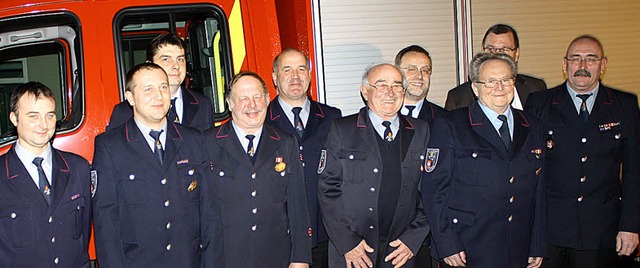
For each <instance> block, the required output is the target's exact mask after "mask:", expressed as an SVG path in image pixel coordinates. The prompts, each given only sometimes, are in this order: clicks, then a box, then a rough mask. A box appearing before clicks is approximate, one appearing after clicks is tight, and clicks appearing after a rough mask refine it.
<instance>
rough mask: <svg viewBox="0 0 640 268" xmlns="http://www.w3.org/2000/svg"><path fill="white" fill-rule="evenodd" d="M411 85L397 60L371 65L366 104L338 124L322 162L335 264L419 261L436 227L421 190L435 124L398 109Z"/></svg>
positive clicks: (321, 197)
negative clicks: (430, 221) (431, 126)
mask: <svg viewBox="0 0 640 268" xmlns="http://www.w3.org/2000/svg"><path fill="white" fill-rule="evenodd" d="M405 86H406V81H405V79H404V78H403V76H402V72H400V70H399V69H398V68H397V67H396V66H393V65H391V64H380V65H376V66H374V67H372V68H369V69H367V71H366V72H365V74H364V76H363V79H362V85H361V86H360V92H361V93H362V96H363V98H364V99H365V100H366V101H367V107H364V108H362V109H361V110H360V112H359V113H357V114H353V115H350V116H347V117H343V118H340V119H336V120H334V121H333V123H332V125H331V129H330V130H329V134H328V138H327V141H326V143H325V147H326V149H325V150H323V151H322V153H321V158H320V164H319V167H318V173H319V174H320V177H319V178H318V203H319V205H320V209H321V212H322V215H323V220H324V223H325V227H326V229H327V233H328V234H329V240H330V241H331V243H329V267H363V268H364V267H400V266H402V267H414V258H413V256H414V255H415V254H416V253H417V252H418V249H420V246H421V245H422V242H423V241H424V239H425V237H426V236H427V233H428V232H429V229H428V226H427V219H426V216H425V214H424V211H423V209H422V204H421V201H420V195H419V192H418V188H419V185H420V177H421V174H422V172H421V170H422V169H423V167H422V163H424V160H423V159H424V151H425V149H426V145H427V141H428V139H429V127H428V125H427V123H426V122H424V121H421V120H418V119H414V118H412V117H406V116H403V115H401V114H399V113H398V111H399V110H400V108H401V107H402V102H403V99H404V94H405V88H406V87H405Z"/></svg>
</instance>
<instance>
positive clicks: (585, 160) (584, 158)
mask: <svg viewBox="0 0 640 268" xmlns="http://www.w3.org/2000/svg"><path fill="white" fill-rule="evenodd" d="M587 159H589V157H588V156H586V155H585V156H583V157H582V158H581V159H580V161H582V163H584V162H587Z"/></svg>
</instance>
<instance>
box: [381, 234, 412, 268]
mask: <svg viewBox="0 0 640 268" xmlns="http://www.w3.org/2000/svg"><path fill="white" fill-rule="evenodd" d="M389 246H391V247H394V248H396V249H395V250H394V251H393V252H391V253H390V254H389V255H387V256H386V257H385V258H384V261H385V262H388V261H390V260H393V261H392V262H391V264H392V265H393V266H394V267H395V268H400V267H402V265H404V264H405V263H407V261H408V260H409V259H411V258H413V252H411V250H410V249H409V247H407V245H405V244H404V243H402V241H400V239H396V240H395V241H392V242H391V243H389Z"/></svg>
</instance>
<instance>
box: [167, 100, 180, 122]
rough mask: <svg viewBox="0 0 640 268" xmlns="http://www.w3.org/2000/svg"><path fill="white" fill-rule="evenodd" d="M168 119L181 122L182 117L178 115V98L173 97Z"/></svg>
mask: <svg viewBox="0 0 640 268" xmlns="http://www.w3.org/2000/svg"><path fill="white" fill-rule="evenodd" d="M167 119H169V121H170V122H174V123H180V117H179V116H178V112H176V98H173V99H171V106H169V113H168V114H167Z"/></svg>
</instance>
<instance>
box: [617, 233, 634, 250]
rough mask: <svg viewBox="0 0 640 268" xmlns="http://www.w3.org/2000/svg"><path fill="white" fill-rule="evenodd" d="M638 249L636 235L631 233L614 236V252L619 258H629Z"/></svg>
mask: <svg viewBox="0 0 640 268" xmlns="http://www.w3.org/2000/svg"><path fill="white" fill-rule="evenodd" d="M637 247H638V234H637V233H631V232H623V231H620V232H618V236H616V252H618V255H619V256H622V255H624V256H629V255H631V253H633V251H634V250H636V248H637Z"/></svg>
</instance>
